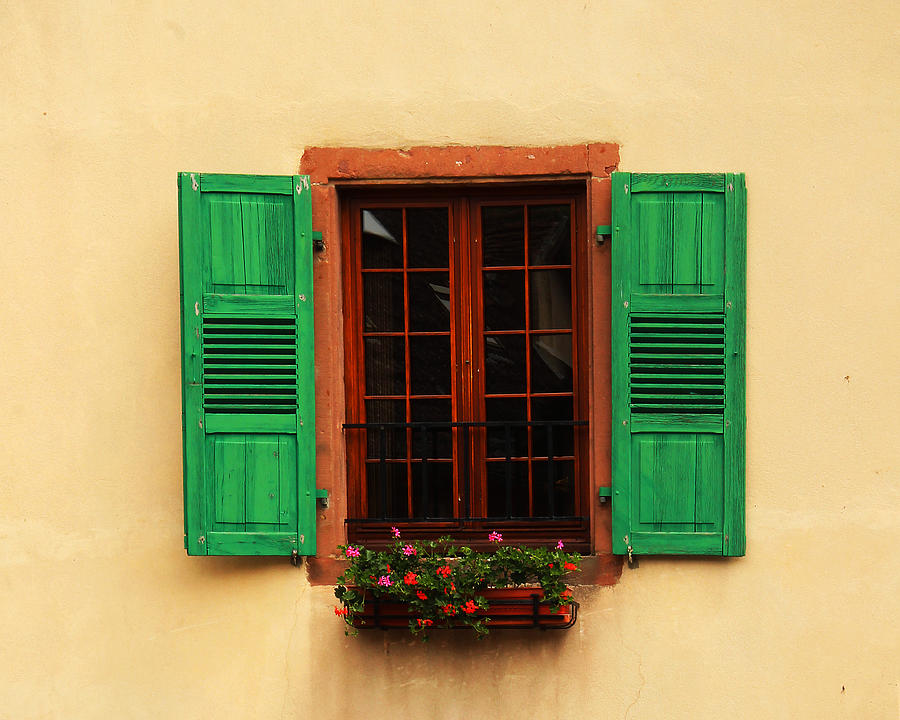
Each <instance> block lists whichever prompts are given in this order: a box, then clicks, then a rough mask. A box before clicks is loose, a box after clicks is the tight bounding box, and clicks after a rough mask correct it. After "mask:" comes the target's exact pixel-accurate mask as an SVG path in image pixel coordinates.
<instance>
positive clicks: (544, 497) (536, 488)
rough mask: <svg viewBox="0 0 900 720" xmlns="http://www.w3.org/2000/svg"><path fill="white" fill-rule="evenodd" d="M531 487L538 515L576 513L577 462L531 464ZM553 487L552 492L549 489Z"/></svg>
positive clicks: (535, 511)
mask: <svg viewBox="0 0 900 720" xmlns="http://www.w3.org/2000/svg"><path fill="white" fill-rule="evenodd" d="M531 488H532V493H533V501H534V514H535V516H536V517H552V516H554V515H557V516H559V515H574V514H575V463H574V462H573V461H572V460H561V461H559V462H552V463H551V462H547V461H546V460H537V461H535V462H534V463H532V465H531ZM550 488H552V494H551V493H550V492H548V490H549V489H550Z"/></svg>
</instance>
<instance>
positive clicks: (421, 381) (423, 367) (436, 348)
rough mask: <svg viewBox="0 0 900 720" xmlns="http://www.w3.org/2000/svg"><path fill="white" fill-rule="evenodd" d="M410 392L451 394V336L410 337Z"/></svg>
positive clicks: (417, 393) (416, 393)
mask: <svg viewBox="0 0 900 720" xmlns="http://www.w3.org/2000/svg"><path fill="white" fill-rule="evenodd" d="M409 368H410V369H409V372H410V379H409V380H410V392H411V393H412V394H413V395H449V394H450V387H451V383H450V338H449V336H446V335H438V336H436V337H434V336H427V337H411V338H410V339H409Z"/></svg>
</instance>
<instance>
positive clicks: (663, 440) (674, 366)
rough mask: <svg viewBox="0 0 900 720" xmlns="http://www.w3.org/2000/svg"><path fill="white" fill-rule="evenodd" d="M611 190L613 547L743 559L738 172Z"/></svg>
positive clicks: (632, 179) (625, 179) (618, 185)
mask: <svg viewBox="0 0 900 720" xmlns="http://www.w3.org/2000/svg"><path fill="white" fill-rule="evenodd" d="M612 184H613V198H612V199H613V203H612V210H613V228H614V231H613V250H612V252H613V309H612V339H613V348H612V370H613V387H612V394H613V438H612V440H613V463H612V473H613V551H614V552H616V553H622V554H624V553H635V554H641V553H645V554H649V553H669V554H703V555H743V554H744V547H745V537H744V534H745V531H744V424H745V421H744V314H745V292H744V282H745V281H744V272H745V271H744V266H745V255H746V248H745V244H746V215H745V203H746V199H745V198H746V195H745V193H746V191H745V188H744V178H743V175H733V174H718V175H717V174H695V175H690V174H683V175H654V174H632V173H613V177H612Z"/></svg>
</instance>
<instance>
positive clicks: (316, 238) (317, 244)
mask: <svg viewBox="0 0 900 720" xmlns="http://www.w3.org/2000/svg"><path fill="white" fill-rule="evenodd" d="M312 241H313V250H315V251H316V252H322V251H323V250H325V240H324V239H323V238H322V232H321V231H320V230H313V233H312Z"/></svg>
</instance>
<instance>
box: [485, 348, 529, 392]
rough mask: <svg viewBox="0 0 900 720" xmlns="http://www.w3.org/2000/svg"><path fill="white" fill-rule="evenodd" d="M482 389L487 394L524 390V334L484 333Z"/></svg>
mask: <svg viewBox="0 0 900 720" xmlns="http://www.w3.org/2000/svg"><path fill="white" fill-rule="evenodd" d="M484 389H485V392H486V393H488V394H489V395H496V394H502V393H522V392H525V336H524V335H486V336H485V338H484Z"/></svg>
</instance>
